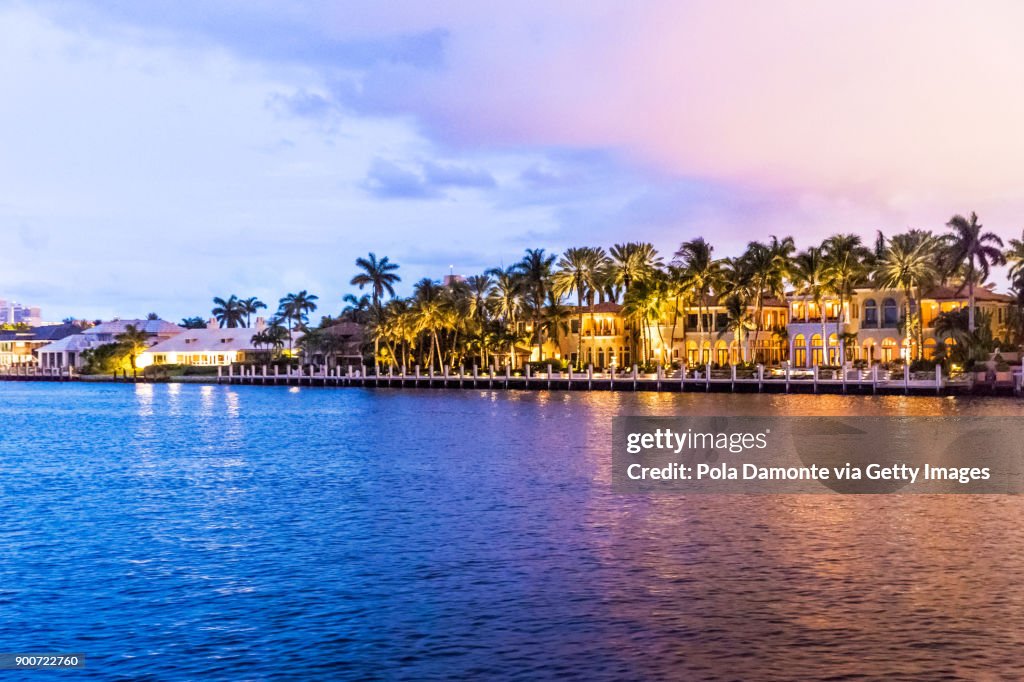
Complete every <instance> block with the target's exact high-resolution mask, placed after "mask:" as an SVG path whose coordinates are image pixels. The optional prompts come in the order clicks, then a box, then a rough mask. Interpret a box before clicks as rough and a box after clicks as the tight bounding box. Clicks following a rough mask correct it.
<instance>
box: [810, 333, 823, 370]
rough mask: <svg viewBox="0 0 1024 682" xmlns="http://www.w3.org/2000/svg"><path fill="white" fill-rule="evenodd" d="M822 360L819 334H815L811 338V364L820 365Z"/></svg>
mask: <svg viewBox="0 0 1024 682" xmlns="http://www.w3.org/2000/svg"><path fill="white" fill-rule="evenodd" d="M821 359H822V345H821V334H815V335H814V336H812V337H811V364H812V365H820V364H822V362H821Z"/></svg>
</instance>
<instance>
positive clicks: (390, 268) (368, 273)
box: [349, 253, 402, 308]
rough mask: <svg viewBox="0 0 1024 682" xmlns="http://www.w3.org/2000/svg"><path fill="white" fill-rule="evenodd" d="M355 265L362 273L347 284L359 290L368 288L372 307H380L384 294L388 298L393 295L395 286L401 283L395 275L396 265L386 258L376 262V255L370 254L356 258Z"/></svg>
mask: <svg viewBox="0 0 1024 682" xmlns="http://www.w3.org/2000/svg"><path fill="white" fill-rule="evenodd" d="M356 265H357V266H358V267H359V268H361V269H362V272H360V273H359V274H357V275H356V276H355V277H353V278H352V281H351V282H349V284H351V285H352V286H358V287H359V288H360V290H361V289H363V287H366V286H369V287H370V295H371V299H372V302H373V307H375V308H376V307H378V306H379V305H380V300H381V299H382V298H384V293H385V292H387V294H388V295H389V296H394V295H395V284H396V283H398V282H401V281H402V278H401V277H399V276H398V275H396V274H395V271H396V270H398V264H397V263H392V262H391V261H390V260H388V257H387V256H384V257H383V258H381V259H379V260H378V258H377V256H376V254H374V253H370V254H369V256H368V257H367V258H356Z"/></svg>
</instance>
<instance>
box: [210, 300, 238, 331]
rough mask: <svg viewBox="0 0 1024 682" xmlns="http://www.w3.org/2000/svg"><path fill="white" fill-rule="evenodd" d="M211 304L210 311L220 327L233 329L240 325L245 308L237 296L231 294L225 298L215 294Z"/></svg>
mask: <svg viewBox="0 0 1024 682" xmlns="http://www.w3.org/2000/svg"><path fill="white" fill-rule="evenodd" d="M213 305H214V308H213V310H212V311H210V312H211V313H212V314H213V316H214V317H215V318H216V319H217V322H218V323H219V324H220V326H221V327H230V328H232V329H233V328H235V327H240V326H242V320H243V319H245V309H244V308H243V307H242V302H241V301H240V300H239V299H238V296H235V295H234V294H231V296H230V297H228V298H227V299H223V298H221V297H219V296H217V297H215V298H214V299H213Z"/></svg>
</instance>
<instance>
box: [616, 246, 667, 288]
mask: <svg viewBox="0 0 1024 682" xmlns="http://www.w3.org/2000/svg"><path fill="white" fill-rule="evenodd" d="M608 255H609V256H610V257H611V258H610V266H609V268H608V273H609V275H610V277H609V280H610V283H611V284H612V285H619V284H621V285H622V289H623V291H624V292H629V287H630V286H632V284H633V282H637V281H640V280H642V279H644V278H645V277H647V276H648V275H649V274H650V273H651V272H652V271H654V270H658V269H659V268H661V267H662V259H661V256H659V255H658V251H657V249H655V248H654V245H652V244H649V243H647V242H629V243H627V244H616V245H615V246H613V247H612V248H611V249H610V250H609V251H608Z"/></svg>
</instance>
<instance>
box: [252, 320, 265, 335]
mask: <svg viewBox="0 0 1024 682" xmlns="http://www.w3.org/2000/svg"><path fill="white" fill-rule="evenodd" d="M266 328H267V319H266V318H265V317H257V318H256V324H255V325H254V329H255V330H256V331H258V332H261V331H263V330H264V329H266Z"/></svg>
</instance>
